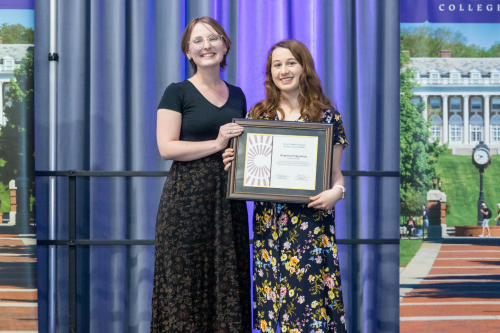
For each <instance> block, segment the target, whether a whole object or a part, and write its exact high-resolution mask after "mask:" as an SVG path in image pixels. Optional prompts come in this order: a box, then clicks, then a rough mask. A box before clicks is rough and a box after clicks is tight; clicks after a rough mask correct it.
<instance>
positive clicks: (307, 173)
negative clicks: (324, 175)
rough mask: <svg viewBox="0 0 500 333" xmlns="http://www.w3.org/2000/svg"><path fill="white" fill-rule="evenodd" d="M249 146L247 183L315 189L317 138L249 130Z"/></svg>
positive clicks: (257, 185) (246, 169)
mask: <svg viewBox="0 0 500 333" xmlns="http://www.w3.org/2000/svg"><path fill="white" fill-rule="evenodd" d="M250 131H251V130H250ZM246 145H247V149H246V152H245V153H246V154H245V155H246V156H245V175H244V177H243V179H244V181H243V185H244V186H255V187H272V188H287V189H301V190H315V189H316V184H315V180H316V167H317V153H318V138H317V137H314V136H293V135H272V134H270V135H264V134H256V133H247V144H246Z"/></svg>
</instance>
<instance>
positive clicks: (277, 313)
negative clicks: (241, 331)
mask: <svg viewBox="0 0 500 333" xmlns="http://www.w3.org/2000/svg"><path fill="white" fill-rule="evenodd" d="M254 216H255V217H254V225H253V229H254V238H253V239H254V248H253V249H254V250H253V258H254V264H253V279H254V283H253V284H254V290H253V298H254V299H253V306H254V328H255V329H258V330H259V331H260V332H266V333H271V332H274V333H278V331H277V327H278V325H279V327H280V332H287V333H311V332H314V333H316V332H321V333H344V332H346V325H345V313H344V302H343V299H342V284H341V281H340V269H339V258H338V252H337V245H336V243H335V211H334V210H332V211H322V210H317V209H312V208H307V205H302V204H286V203H272V202H255V209H254Z"/></svg>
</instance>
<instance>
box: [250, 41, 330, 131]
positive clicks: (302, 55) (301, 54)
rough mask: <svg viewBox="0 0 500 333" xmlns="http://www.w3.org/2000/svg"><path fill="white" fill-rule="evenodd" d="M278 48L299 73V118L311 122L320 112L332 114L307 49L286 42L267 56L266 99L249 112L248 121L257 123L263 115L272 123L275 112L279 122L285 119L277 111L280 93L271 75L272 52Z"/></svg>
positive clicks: (296, 42) (278, 44) (318, 117)
mask: <svg viewBox="0 0 500 333" xmlns="http://www.w3.org/2000/svg"><path fill="white" fill-rule="evenodd" d="M279 47H282V48H285V49H289V50H290V52H292V55H293V56H294V58H295V59H296V60H297V61H298V62H299V64H300V65H301V66H302V73H301V74H300V77H299V98H298V99H299V108H300V115H301V116H302V117H303V118H306V119H308V120H309V121H311V122H317V121H320V120H321V118H322V115H323V111H324V110H326V109H329V110H332V111H333V106H332V104H331V102H330V100H329V99H328V98H327V97H326V96H325V94H324V93H323V89H322V88H321V81H320V79H319V77H318V74H316V70H315V69H314V61H313V58H312V56H311V53H310V52H309V50H308V49H307V47H306V46H305V45H304V44H302V43H301V42H299V41H297V40H293V39H287V40H284V41H281V42H279V43H277V44H274V45H273V47H271V50H270V51H269V54H268V56H267V64H266V81H265V83H264V86H265V88H266V99H264V100H262V101H260V102H258V103H257V104H255V106H254V107H253V108H252V110H251V111H250V117H251V118H252V119H258V118H259V116H261V115H262V114H264V113H267V115H268V116H269V118H270V119H274V117H275V116H276V112H279V113H280V115H281V119H284V118H285V113H284V111H283V109H281V108H280V107H279V104H280V101H281V91H280V90H279V89H278V87H276V85H275V84H274V81H273V77H272V74H271V65H272V58H273V51H274V50H275V49H277V48H279Z"/></svg>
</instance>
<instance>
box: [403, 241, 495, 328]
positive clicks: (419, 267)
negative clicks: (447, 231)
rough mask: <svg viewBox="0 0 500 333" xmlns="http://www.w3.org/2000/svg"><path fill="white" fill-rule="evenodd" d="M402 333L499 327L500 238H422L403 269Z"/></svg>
mask: <svg viewBox="0 0 500 333" xmlns="http://www.w3.org/2000/svg"><path fill="white" fill-rule="evenodd" d="M400 284H401V286H400V301H401V305H400V320H401V321H400V332H401V333H406V332H436V333H445V332H446V333H447V332H453V333H455V332H481V333H489V332H500V239H498V238H496V239H493V238H489V239H484V240H483V239H477V238H474V239H471V238H470V237H468V238H461V237H460V238H458V237H450V238H445V239H444V240H443V242H442V243H440V242H434V243H433V242H424V244H423V245H422V247H421V249H420V250H419V251H418V253H417V255H416V256H415V257H414V258H413V259H412V261H411V262H410V264H409V265H408V266H407V267H406V268H405V269H404V270H403V271H402V272H401V274H400Z"/></svg>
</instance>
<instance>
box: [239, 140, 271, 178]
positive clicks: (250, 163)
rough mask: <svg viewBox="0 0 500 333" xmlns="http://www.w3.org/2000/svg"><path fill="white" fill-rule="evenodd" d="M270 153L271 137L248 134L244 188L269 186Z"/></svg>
mask: <svg viewBox="0 0 500 333" xmlns="http://www.w3.org/2000/svg"><path fill="white" fill-rule="evenodd" d="M272 152H273V137H272V136H271V135H255V134H249V135H248V136H247V159H246V166H245V184H244V185H245V186H270V184H271V154H272Z"/></svg>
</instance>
